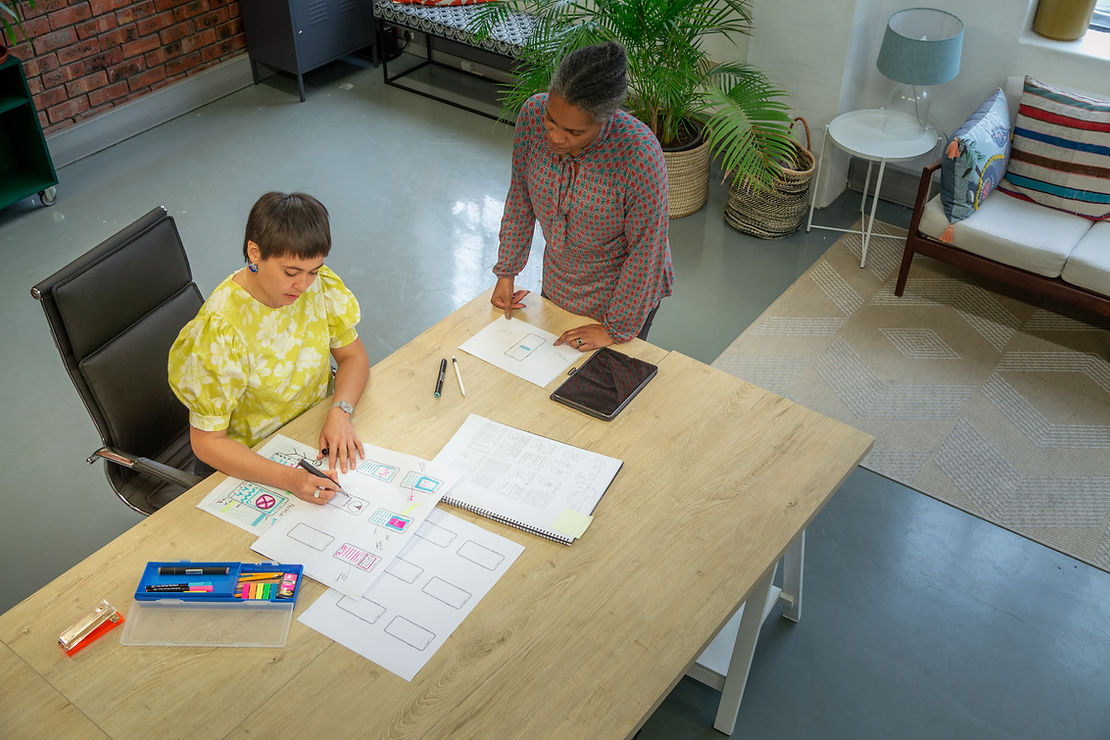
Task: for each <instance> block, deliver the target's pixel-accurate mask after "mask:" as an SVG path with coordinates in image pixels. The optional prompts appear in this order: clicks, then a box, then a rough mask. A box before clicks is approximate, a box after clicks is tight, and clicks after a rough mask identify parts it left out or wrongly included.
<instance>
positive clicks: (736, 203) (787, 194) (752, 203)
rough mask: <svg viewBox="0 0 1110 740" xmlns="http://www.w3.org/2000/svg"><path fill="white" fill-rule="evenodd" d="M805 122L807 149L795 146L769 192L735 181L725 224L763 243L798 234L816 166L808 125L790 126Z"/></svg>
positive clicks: (729, 198)
mask: <svg viewBox="0 0 1110 740" xmlns="http://www.w3.org/2000/svg"><path fill="white" fill-rule="evenodd" d="M798 121H801V122H802V127H803V128H805V132H806V145H805V148H803V147H802V146H801V144H797V143H795V144H794V156H793V158H792V159H791V161H789V162H785V163H784V164H783V166H782V170H781V171H780V173H779V176H778V177H777V178H776V179H775V181H774V182H773V183H772V184H771V187H770V189H769V190H761V191H757V190H755V189H753V188H752V187H751V186H749V185H747V184H746V183H744V182H742V181H740V180H739V178H733V180H732V184H731V185H730V186H729V189H728V205H726V206H725V221H727V222H728V224H729V226H732V227H733V228H735V229H737V230H739V231H743V232H744V233H745V234H751V235H753V236H758V237H759V238H761V239H781V238H782V237H784V236H789V235H790V234H793V233H794V232H795V231H797V230H798V227H799V226H801V225H802V219H803V218H804V217H805V214H806V210H807V209H808V208H809V185H810V182H811V181H812V180H813V169H814V165H815V164H816V163H815V161H814V159H813V153H812V152H811V151H810V146H811V144H810V140H809V124H807V123H806V120H805V119H804V118H801V117H799V118H795V119H794V121H793V122H792V123H791V124H790V128H791V129H793V128H794V123H797V122H798Z"/></svg>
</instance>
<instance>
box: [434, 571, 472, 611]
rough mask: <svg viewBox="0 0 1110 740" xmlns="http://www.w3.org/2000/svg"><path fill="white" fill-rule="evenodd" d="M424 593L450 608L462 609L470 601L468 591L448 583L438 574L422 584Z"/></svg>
mask: <svg viewBox="0 0 1110 740" xmlns="http://www.w3.org/2000/svg"><path fill="white" fill-rule="evenodd" d="M424 593H426V594H428V596H431V597H432V598H433V599H438V600H439V601H442V602H443V603H444V604H446V605H447V606H449V607H451V608H452V609H462V608H463V606H465V605H466V602H468V601H470V592H469V591H467V590H466V589H462V588H459V587H458V586H456V585H455V584H453V583H448V582H447V581H445V580H443V579H442V578H440V577H438V576H433V577H432V578H430V579H428V582H427V583H425V584H424Z"/></svg>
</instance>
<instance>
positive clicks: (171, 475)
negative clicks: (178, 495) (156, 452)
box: [85, 447, 203, 488]
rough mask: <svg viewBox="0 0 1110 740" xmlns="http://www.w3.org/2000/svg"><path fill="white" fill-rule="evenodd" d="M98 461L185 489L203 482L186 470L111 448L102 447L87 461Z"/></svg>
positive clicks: (90, 462) (89, 462)
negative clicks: (150, 476) (130, 469)
mask: <svg viewBox="0 0 1110 740" xmlns="http://www.w3.org/2000/svg"><path fill="white" fill-rule="evenodd" d="M98 459H103V460H107V461H108V462H110V463H114V464H116V465H122V466H123V467H125V468H132V469H133V470H138V471H139V472H140V473H146V474H148V475H153V476H154V477H155V478H159V479H161V480H164V481H165V482H167V483H176V484H177V485H179V486H182V487H184V488H192V487H193V486H195V485H196V484H198V483H200V482H201V480H203V479H202V478H201V477H200V476H199V475H193V474H192V473H186V472H185V471H184V470H178V469H177V468H175V467H173V466H170V465H166V464H165V463H160V462H158V461H157V460H151V459H150V458H149V457H139V456H137V455H129V454H127V453H126V452H121V451H119V450H114V449H112V448H110V447H101V448H100V449H99V450H97V451H96V452H94V453H93V454H91V455H89V456H88V458H87V459H86V460H85V462H87V463H88V464H89V465H92V464H93V463H94V462H96V461H97V460H98Z"/></svg>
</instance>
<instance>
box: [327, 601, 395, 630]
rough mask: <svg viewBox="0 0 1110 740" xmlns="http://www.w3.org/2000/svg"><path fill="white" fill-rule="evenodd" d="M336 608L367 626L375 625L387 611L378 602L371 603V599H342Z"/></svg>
mask: <svg viewBox="0 0 1110 740" xmlns="http://www.w3.org/2000/svg"><path fill="white" fill-rule="evenodd" d="M336 607H337V608H339V609H342V610H343V611H345V612H347V613H348V614H350V615H352V616H355V617H357V618H358V619H361V620H362V621H363V622H366V623H367V624H375V623H376V622H377V621H378V620H379V619H381V618H382V617H384V616H385V611H386V610H385V607H384V606H382V605H381V604H379V603H377V602H376V601H370V599H352V598H351V597H350V596H343V597H341V598H340V599H339V601H338V602H337V603H336Z"/></svg>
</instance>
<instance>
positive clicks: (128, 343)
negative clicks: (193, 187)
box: [31, 206, 204, 477]
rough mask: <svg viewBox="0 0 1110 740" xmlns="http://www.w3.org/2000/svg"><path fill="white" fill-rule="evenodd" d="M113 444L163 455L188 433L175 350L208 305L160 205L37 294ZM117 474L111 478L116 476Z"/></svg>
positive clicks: (68, 267) (90, 408) (56, 275)
mask: <svg viewBox="0 0 1110 740" xmlns="http://www.w3.org/2000/svg"><path fill="white" fill-rule="evenodd" d="M31 295H33V296H34V297H35V298H37V299H38V300H39V301H40V302H41V303H42V307H43V310H44V311H45V312H46V318H47V322H48V323H49V324H50V330H51V332H52V333H53V335H54V343H55V344H56V345H57V347H58V351H59V353H61V356H62V361H63V362H64V364H65V367H66V370H67V371H68V372H69V377H70V378H71V379H72V380H73V384H74V385H75V386H76V387H77V392H78V393H79V394H80V396H81V400H82V401H84V403H85V406H86V408H87V409H88V411H89V415H90V416H91V417H92V419H93V422H94V423H95V424H96V428H97V431H98V432H99V433H100V437H101V440H102V441H103V443H104V444H105V445H106V446H108V447H115V448H118V449H120V450H123V451H125V452H127V453H130V454H134V455H140V456H144V457H150V458H157V457H158V455H159V454H160V453H161V452H162V451H163V450H165V449H166V448H167V447H168V446H169V445H170V444H171V442H173V441H174V440H175V439H178V438H180V436H181V435H182V433H183V432H185V431H186V430H187V429H188V424H189V419H188V412H187V411H186V410H185V407H184V406H182V405H181V402H180V401H178V400H177V398H176V397H175V396H174V395H173V392H172V391H171V390H170V386H169V381H168V380H167V374H166V362H167V357H168V354H169V350H170V345H172V344H173V341H174V339H176V338H177V334H178V332H180V331H181V327H183V326H184V325H185V324H186V323H188V322H189V320H191V319H192V318H193V317H194V316H196V313H197V310H198V309H199V308H200V306H201V304H202V303H203V302H204V301H203V298H202V297H201V294H200V289H199V288H197V286H196V283H194V282H193V275H192V271H191V270H190V268H189V259H188V257H187V256H186V255H185V248H184V246H183V245H182V243H181V237H180V236H179V234H178V232H177V225H176V224H175V223H174V221H173V218H172V217H171V216H170V215H169V214H167V213H166V209H165V208H163V207H161V206H159V207H158V208H155V209H154V210H152V211H151V212H150V213H148V214H146V215H145V216H143V217H142V218H140V219H139V220H137V221H135V222H134V223H132V224H131V225H129V226H127V227H126V228H124V229H122V230H121V231H119V232H118V233H116V234H114V235H112V236H111V237H109V238H108V239H106V240H104V241H103V242H101V243H100V244H99V245H97V246H96V247H94V248H93V249H91V250H90V251H88V252H87V253H85V254H84V255H82V256H81V257H78V258H77V259H76V260H74V261H73V262H71V263H70V264H68V265H66V266H65V267H63V268H62V269H61V270H59V271H58V272H56V273H54V274H53V275H51V276H50V277H48V278H47V279H45V280H43V281H42V282H40V283H39V284H38V285H36V286H35V287H34V288H32V289H31ZM110 477H111V476H110Z"/></svg>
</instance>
